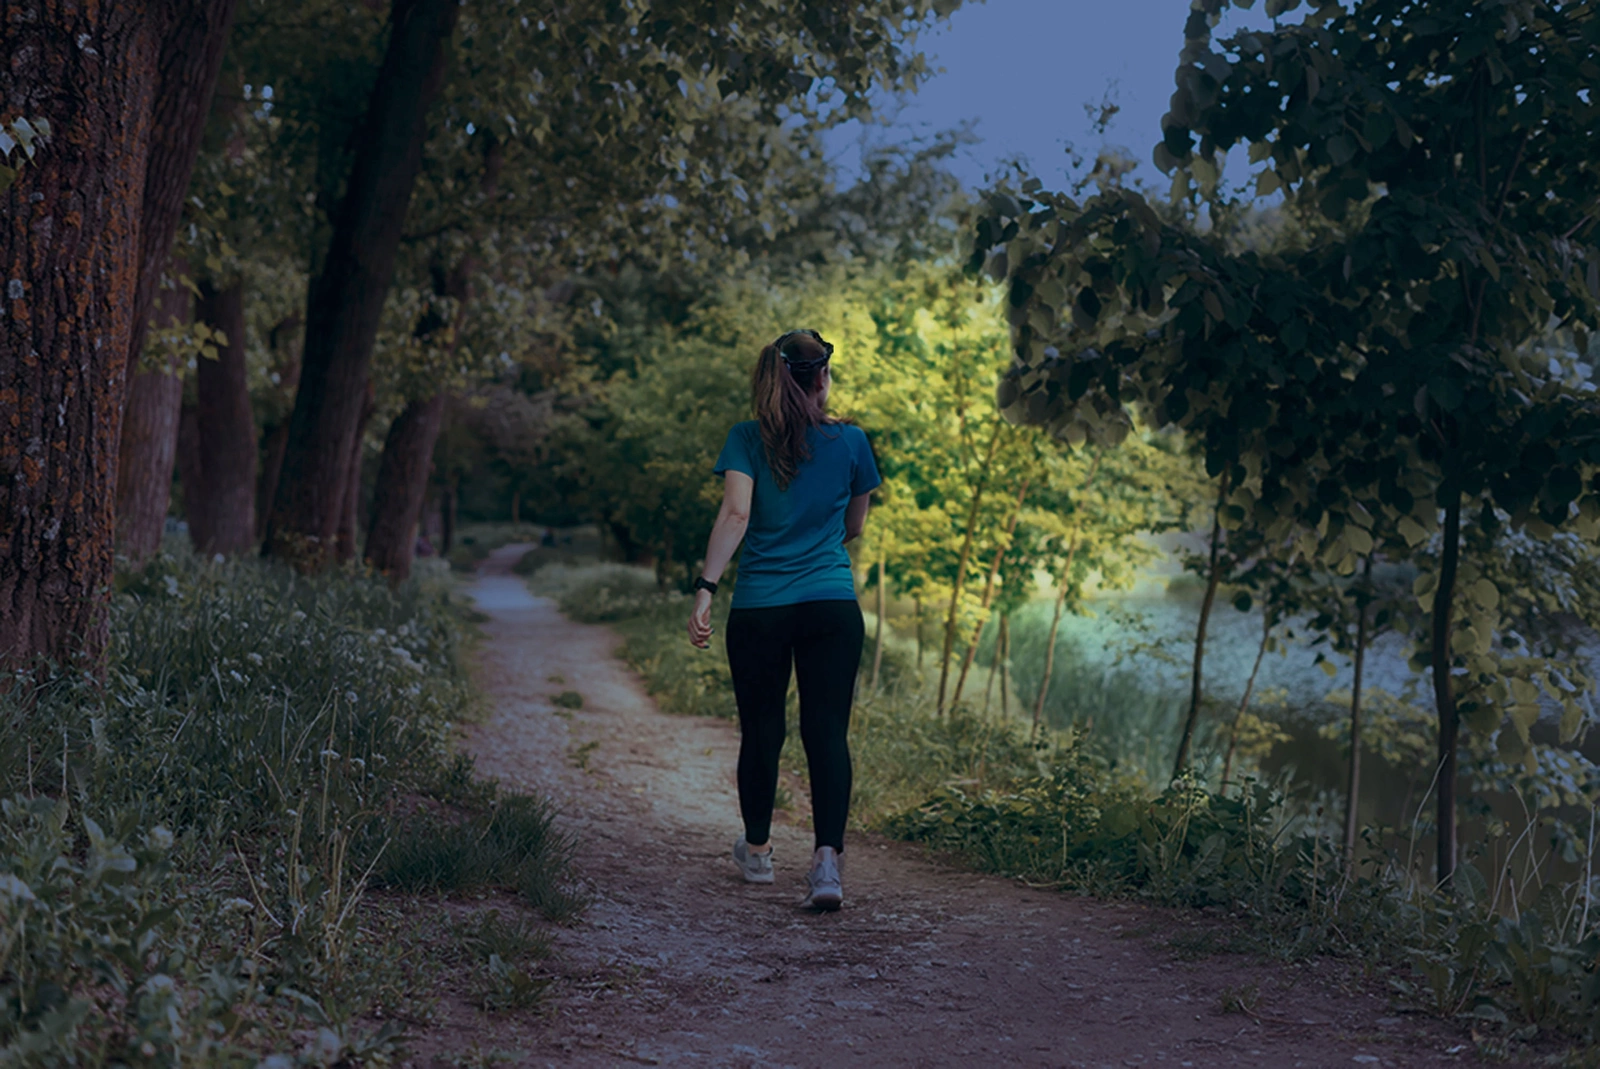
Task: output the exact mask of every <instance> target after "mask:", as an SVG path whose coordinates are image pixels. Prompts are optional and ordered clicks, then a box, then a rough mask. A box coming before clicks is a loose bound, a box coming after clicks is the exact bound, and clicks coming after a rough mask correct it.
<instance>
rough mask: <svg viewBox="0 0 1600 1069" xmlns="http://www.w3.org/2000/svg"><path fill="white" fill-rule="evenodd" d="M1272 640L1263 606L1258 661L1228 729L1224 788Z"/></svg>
mask: <svg viewBox="0 0 1600 1069" xmlns="http://www.w3.org/2000/svg"><path fill="white" fill-rule="evenodd" d="M1271 641H1272V617H1271V615H1270V614H1268V612H1267V607H1266V606H1265V605H1263V606H1262V607H1261V645H1260V646H1258V647H1257V648H1256V663H1255V664H1254V665H1252V666H1251V667H1250V678H1249V679H1247V680H1245V684H1244V697H1242V698H1240V699H1239V709H1238V711H1237V712H1235V713H1234V714H1233V724H1232V725H1231V726H1230V727H1229V729H1228V752H1227V754H1226V755H1225V756H1224V757H1223V758H1222V789H1223V790H1227V789H1228V777H1229V776H1231V775H1232V774H1233V751H1234V748H1235V747H1237V746H1238V744H1239V721H1241V720H1243V719H1244V714H1245V710H1247V709H1249V708H1250V696H1251V695H1252V694H1254V693H1255V689H1256V676H1258V675H1260V673H1261V661H1262V659H1263V658H1265V657H1266V655H1267V644H1268V643H1269V642H1271Z"/></svg>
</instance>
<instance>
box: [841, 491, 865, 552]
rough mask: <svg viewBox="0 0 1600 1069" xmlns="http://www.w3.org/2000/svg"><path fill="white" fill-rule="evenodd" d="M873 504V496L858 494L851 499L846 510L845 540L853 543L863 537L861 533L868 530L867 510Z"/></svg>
mask: <svg viewBox="0 0 1600 1069" xmlns="http://www.w3.org/2000/svg"><path fill="white" fill-rule="evenodd" d="M871 504H872V495H871V494H870V493H868V494H857V495H856V496H855V497H852V498H851V499H850V504H849V505H847V506H846V507H845V510H844V540H845V541H846V542H849V541H852V540H853V539H857V538H860V537H861V532H862V531H864V530H866V528H867V509H868V507H869V506H871Z"/></svg>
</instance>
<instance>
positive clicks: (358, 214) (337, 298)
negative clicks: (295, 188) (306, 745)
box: [262, 0, 461, 569]
mask: <svg viewBox="0 0 1600 1069" xmlns="http://www.w3.org/2000/svg"><path fill="white" fill-rule="evenodd" d="M460 10H461V7H460V4H459V3H458V0H394V3H393V7H392V9H391V14H390V31H389V43H388V47H387V49H386V50H385V53H384V57H383V64H382V66H381V67H380V68H379V70H378V77H377V80H376V82H375V83H374V85H373V88H372V95H371V97H370V98H369V101H368V104H367V110H366V115H365V118H364V120H363V122H362V124H361V126H360V128H359V133H358V134H357V137H356V144H355V150H354V153H353V162H352V164H351V168H350V176H349V179H348V181H347V183H346V188H345V193H344V196H343V198H342V199H341V201H340V202H339V206H338V208H337V209H336V211H335V213H334V218H333V231H332V235H331V237H330V239H329V243H328V250H327V255H326V256H325V257H324V259H323V263H322V267H321V270H320V271H319V272H318V274H317V277H316V278H315V279H314V280H313V281H312V283H311V288H310V291H309V294H308V297H307V302H306V343H305V354H304V357H303V358H302V361H301V370H300V388H299V390H298V392H297V393H296V395H295V405H294V413H293V415H292V416H291V417H290V433H289V442H288V447H287V449H286V450H285V453H284V458H283V471H282V474H281V475H280V476H279V481H278V489H277V494H276V496H275V497H274V500H273V506H272V512H271V515H270V519H269V520H268V523H267V536H266V540H265V543H264V545H263V547H262V548H263V551H264V552H267V553H271V554H274V555H279V556H283V557H285V558H286V559H288V560H290V561H292V562H293V563H294V564H295V565H296V566H298V567H301V568H305V569H315V568H317V567H320V566H322V565H323V564H325V563H326V562H327V560H328V558H329V555H330V552H329V551H330V550H331V549H333V548H334V546H335V545H336V540H337V536H338V532H339V527H340V526H341V519H342V517H344V516H345V515H347V514H348V509H349V504H350V501H349V495H348V493H347V491H348V489H349V486H348V484H349V472H350V469H351V466H352V465H351V463H350V459H351V456H352V455H353V453H354V449H353V446H354V443H355V442H356V440H357V428H358V425H359V423H360V421H361V409H362V405H363V402H364V401H365V398H366V391H367V370H368V367H369V365H370V363H371V360H372V348H373V344H374V342H375V341H376V338H377V333H378V323H379V319H380V317H381V315H382V313H383V305H384V300H385V298H386V297H387V295H388V292H389V287H390V284H391V283H392V282H393V280H394V271H395V259H396V255H397V253H398V250H399V245H400V236H401V231H402V229H403V227H404V224H405V217H406V209H407V206H408V204H409V203H410V200H411V191H412V188H413V187H414V186H415V184H416V178H417V173H418V171H419V170H420V169H421V166H422V149H423V142H424V141H425V139H426V133H427V127H426V118H427V112H428V109H429V107H430V106H431V105H432V103H433V101H434V100H435V98H437V97H438V95H439V92H440V89H441V88H442V87H443V85H444V71H445V51H446V45H447V42H448V41H449V38H450V35H451V33H452V32H453V31H454V29H455V23H456V18H457V16H458V15H459V13H460ZM350 552H351V553H352V554H353V553H354V546H353V545H351V546H350Z"/></svg>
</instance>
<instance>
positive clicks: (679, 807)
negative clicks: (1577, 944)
mask: <svg viewBox="0 0 1600 1069" xmlns="http://www.w3.org/2000/svg"><path fill="white" fill-rule="evenodd" d="M525 548H526V547H518V546H508V547H506V548H504V549H502V550H499V551H497V552H496V553H494V554H493V555H491V556H490V557H489V559H488V560H487V561H485V562H484V566H483V569H482V574H481V576H480V578H479V579H478V580H477V582H476V583H475V584H474V585H473V586H472V588H471V593H472V596H473V597H474V598H475V599H476V601H477V604H478V607H479V609H480V610H481V611H483V612H484V613H486V614H487V615H488V616H489V621H488V623H486V624H485V625H484V628H483V629H484V632H485V633H486V635H487V641H486V642H485V643H484V645H483V647H482V650H481V656H480V659H479V668H478V676H479V681H480V683H481V685H482V686H483V688H484V689H485V691H486V692H487V694H488V696H489V698H490V699H491V702H492V704H493V712H492V714H491V715H490V716H489V718H488V719H487V721H486V722H485V723H483V724H481V725H476V726H473V727H471V728H469V729H468V731H467V734H466V739H465V748H466V750H467V751H468V752H470V753H471V754H472V755H473V756H474V757H475V758H476V759H477V765H478V768H479V770H480V771H481V772H483V773H484V774H486V775H490V776H495V777H498V778H499V779H500V780H502V781H503V782H505V783H506V784H508V785H510V786H514V787H516V788H519V789H522V790H526V791H531V792H539V793H544V794H548V795H550V796H552V797H553V798H555V799H556V800H557V802H558V803H559V804H560V806H561V808H562V811H563V813H564V818H563V819H564V823H565V826H566V827H567V828H568V830H569V831H571V832H572V833H573V834H575V835H576V836H577V837H578V838H579V841H580V843H581V844H582V845H581V852H580V856H579V859H578V867H579V870H580V873H581V876H582V879H583V883H584V885H585V889H586V891H587V893H588V894H589V896H590V897H591V900H592V904H591V905H590V907H589V909H588V910H587V912H586V913H584V914H583V916H582V917H580V918H579V919H578V920H577V921H576V922H575V923H574V924H572V925H570V926H568V927H565V928H562V929H560V930H558V931H557V933H556V957H555V959H554V966H553V968H554V969H555V970H556V976H557V980H556V984H555V986H554V987H553V989H552V994H551V996H550V997H549V1005H548V1006H547V1008H546V1011H545V1013H544V1015H543V1016H535V1015H522V1016H521V1017H520V1018H518V1017H517V1016H516V1015H511V1016H509V1017H485V1016H482V1015H479V1014H476V1013H473V1014H462V1013H457V1014H445V1015H444V1017H445V1019H444V1021H443V1022H442V1028H441V1030H439V1031H435V1032H433V1033H431V1034H427V1035H424V1036H422V1037H419V1040H420V1042H419V1044H418V1046H417V1048H416V1050H417V1053H418V1054H419V1055H422V1056H424V1057H426V1056H428V1055H429V1054H430V1052H431V1053H440V1054H443V1053H447V1052H449V1053H454V1052H458V1051H460V1050H462V1049H464V1048H465V1047H466V1045H467V1043H468V1041H469V1040H470V1041H471V1042H475V1043H476V1044H477V1046H478V1048H479V1049H480V1050H481V1051H484V1052H488V1051H492V1050H496V1049H498V1050H501V1051H503V1052H505V1053H506V1054H513V1053H514V1058H515V1061H514V1064H519V1065H530V1066H540V1065H553V1066H615V1065H619V1064H649V1065H695V1066H706V1065H711V1066H741V1067H742V1066H807V1067H809V1066H819V1067H820V1066H832V1065H838V1064H850V1065H862V1066H873V1067H876V1066H945V1065H951V1066H969V1065H970V1066H989V1065H1025V1066H1094V1067H1099V1066H1126V1065H1168V1066H1194V1067H1197V1069H1199V1067H1224V1066H1262V1067H1273V1069H1277V1067H1285V1069H1287V1067H1291V1066H1305V1067H1324V1066H1327V1067H1331V1066H1340V1067H1347V1066H1351V1065H1363V1064H1365V1065H1385V1066H1397V1067H1398V1066H1408V1067H1409V1066H1426V1065H1443V1064H1451V1065H1462V1064H1473V1058H1472V1056H1471V1055H1470V1054H1468V1053H1466V1052H1465V1051H1463V1052H1462V1053H1460V1054H1457V1055H1454V1056H1451V1055H1447V1054H1446V1053H1445V1051H1446V1050H1447V1049H1449V1048H1451V1047H1455V1046H1457V1045H1458V1044H1459V1043H1461V1040H1460V1038H1459V1036H1458V1034H1457V1033H1455V1032H1454V1031H1452V1030H1451V1029H1448V1028H1446V1027H1444V1026H1442V1025H1440V1024H1438V1023H1437V1022H1434V1021H1431V1020H1429V1019H1426V1018H1422V1017H1403V1018H1402V1017H1399V1016H1391V1015H1388V1014H1389V1012H1390V1011H1388V1010H1387V1009H1386V1006H1385V1002H1384V1000H1383V999H1382V998H1381V997H1380V996H1378V995H1375V994H1373V993H1371V992H1369V991H1365V990H1362V989H1360V986H1359V985H1358V984H1356V983H1355V982H1354V981H1353V980H1352V977H1351V975H1350V970H1348V969H1346V968H1345V967H1343V966H1341V965H1339V964H1338V963H1327V962H1324V963H1317V964H1314V965H1309V966H1284V965H1279V964H1276V963H1270V962H1268V963H1263V962H1258V961H1255V960H1252V959H1249V958H1246V957H1243V956H1239V955H1218V956H1214V957H1211V958H1208V959H1206V960H1202V961H1188V962H1186V961H1180V960H1177V959H1176V958H1175V957H1174V955H1173V953H1172V952H1171V950H1169V949H1168V948H1167V946H1166V945H1165V944H1166V939H1167V938H1168V937H1170V936H1171V935H1172V934H1173V933H1174V932H1177V931H1181V930H1184V929H1186V928H1188V927H1191V926H1193V925H1194V924H1195V923H1196V922H1197V920H1198V918H1197V917H1195V916H1194V915H1192V914H1186V913H1183V912H1181V911H1172V910H1160V909H1153V908H1147V907H1142V906H1136V905H1114V904H1106V903H1100V902H1095V901H1092V900H1087V899H1079V898H1072V897H1068V896H1066V895H1061V894H1054V893H1049V892H1043V891H1034V890H1030V889H1028V888H1026V887H1022V886H1020V885H1018V884H1015V883H1012V882H1010V881H1007V880H1002V879H998V878H994V877H986V876H978V875H973V874H970V873H965V872H961V871H958V870H954V869H950V868H945V867H940V866H938V865H936V864H933V863H930V862H929V861H927V860H925V859H923V858H922V857H921V856H920V854H919V852H918V851H917V850H915V849H913V848H911V847H908V846H906V845H903V844H898V843H892V842H888V841H885V840H882V839H879V838H875V837H871V836H862V835H852V836H851V837H850V838H849V839H848V841H847V843H846V854H845V856H846V859H847V861H846V866H845V873H844V874H845V896H846V898H845V908H844V909H843V911H841V912H839V913H836V914H831V915H811V914H809V913H806V912H802V911H801V910H799V909H797V908H796V903H798V901H799V899H800V882H801V880H802V873H803V866H804V865H805V863H806V861H807V860H808V859H809V857H810V851H811V841H810V836H809V833H808V832H807V831H806V830H804V829H802V828H800V827H796V826H794V825H793V824H783V825H780V826H779V827H777V828H775V829H774V839H775V843H776V848H777V869H778V883H777V885H776V886H774V887H751V886H747V885H746V884H744V883H743V882H741V881H740V879H739V877H738V875H737V872H736V870H735V869H734V867H733V865H732V864H731V862H729V861H728V860H727V851H728V847H729V845H730V844H731V842H732V840H733V837H734V835H735V834H737V832H738V829H739V823H738V806H737V803H736V799H735V788H734V774H733V772H734V758H735V754H736V752H737V747H738V735H737V730H736V728H735V726H734V725H733V724H730V723H727V722H725V721H720V720H712V719H701V718H694V717H679V716H669V715H667V714H664V713H662V712H661V711H660V710H658V709H657V708H656V705H655V703H654V702H653V701H652V700H651V699H650V698H649V696H648V695H646V693H645V692H644V689H643V687H642V686H641V685H640V683H639V681H638V679H637V678H636V677H635V676H634V674H633V673H632V672H631V671H630V670H629V669H628V668H627V667H626V666H625V665H624V664H622V663H621V662H620V661H619V660H617V658H616V656H615V652H614V651H615V648H616V646H617V639H616V637H615V635H614V634H612V633H611V632H610V631H608V630H607V629H605V628H603V627H594V626H588V625H584V624H577V623H573V622H572V621H570V620H567V619H566V618H564V617H563V616H562V615H561V614H560V613H559V612H558V611H557V609H556V607H555V605H554V604H553V603H552V602H550V601H549V600H547V599H543V598H535V597H533V596H532V595H531V594H530V593H529V592H528V590H527V587H526V586H525V584H524V583H523V582H522V580H521V579H520V578H518V577H516V576H513V575H511V574H509V570H510V567H511V565H512V564H513V563H514V562H515V561H516V560H517V558H518V556H519V555H520V554H521V552H522V551H523V549H525ZM683 655H684V656H685V657H690V656H704V654H698V653H696V652H695V651H693V650H692V649H691V648H690V646H689V644H688V641H687V639H685V642H684V650H683ZM551 677H560V681H559V682H553V681H551ZM564 690H576V691H578V692H579V693H580V694H582V695H583V698H584V704H583V708H582V709H581V710H578V711H576V712H574V713H573V714H572V715H571V716H570V718H569V717H566V716H564V715H562V714H565V713H566V710H561V709H558V708H557V707H555V706H554V705H552V704H551V702H550V701H549V698H550V697H552V696H554V695H555V694H558V693H560V692H561V691H564ZM797 744H798V740H796V745H797ZM786 760H787V758H786ZM580 766H582V767H580ZM797 808H799V807H797ZM1250 985H1255V986H1256V987H1257V988H1258V989H1259V992H1260V996H1259V1001H1258V1002H1257V1003H1256V1004H1255V1005H1254V1006H1253V1008H1252V1013H1251V1015H1245V1014H1241V1013H1224V1012H1222V1010H1221V1001H1220V998H1219V994H1220V993H1221V992H1222V991H1223V990H1224V989H1225V988H1233V989H1235V990H1244V989H1247V988H1248V987H1249V986H1250ZM468 1018H470V1019H468Z"/></svg>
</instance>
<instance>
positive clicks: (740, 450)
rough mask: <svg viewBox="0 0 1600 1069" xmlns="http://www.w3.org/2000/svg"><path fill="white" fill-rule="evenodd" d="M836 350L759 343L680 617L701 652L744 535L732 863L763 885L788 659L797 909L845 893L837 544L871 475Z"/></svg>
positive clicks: (845, 757) (846, 789)
mask: <svg viewBox="0 0 1600 1069" xmlns="http://www.w3.org/2000/svg"><path fill="white" fill-rule="evenodd" d="M832 355H833V346H831V345H829V344H828V343H827V342H825V341H823V340H822V336H821V335H820V334H818V333H817V332H816V331H814V330H796V331H790V332H789V333H788V334H785V335H783V336H782V337H780V338H779V339H778V340H777V341H775V342H773V343H772V344H771V345H768V346H767V347H766V348H765V349H763V350H761V358H760V359H759V360H758V361H757V363H756V370H755V375H754V377H753V381H752V390H751V393H752V397H753V404H754V408H755V414H756V418H755V419H754V420H751V421H748V422H745V423H740V424H738V425H737V426H735V427H734V428H733V430H731V431H729V432H728V441H727V444H726V445H724V446H723V448H722V455H721V456H719V457H718V458H717V463H716V467H715V468H714V469H713V470H714V471H715V473H716V474H718V475H721V476H722V477H723V491H722V509H721V511H720V512H718V514H717V521H716V524H715V526H713V527H712V529H711V539H710V541H709V543H708V544H707V546H706V561H705V570H704V571H703V572H702V573H701V575H700V577H699V578H698V579H696V580H695V603H694V612H693V614H692V615H690V617H689V640H690V641H691V642H693V643H694V644H695V645H696V646H698V647H700V648H701V649H704V648H705V647H706V645H707V643H708V642H709V641H710V639H711V599H712V596H713V595H714V594H716V592H717V580H718V579H720V578H721V577H722V573H723V570H724V569H725V568H727V566H728V561H729V560H731V559H732V558H733V553H734V550H736V549H738V548H739V543H740V542H741V541H743V542H744V544H745V547H744V556H743V557H742V558H741V559H740V561H739V576H738V585H737V587H736V589H735V591H734V595H733V606H732V610H731V612H730V613H729V616H728V639H727V646H728V667H729V668H730V669H731V670H732V672H733V691H734V698H735V700H736V702H737V703H738V706H739V730H740V740H739V810H740V813H741V814H742V816H743V817H744V834H743V835H742V836H740V837H739V838H738V839H737V840H736V841H735V842H734V844H733V860H734V862H735V863H736V864H737V865H738V866H739V870H740V872H742V873H743V874H744V878H745V879H746V880H748V881H749V882H751V883H771V882H772V842H771V830H772V806H773V800H774V797H775V795H776V793H777V789H778V755H779V753H780V752H781V751H782V749H783V739H784V732H785V723H784V702H785V699H786V697H787V695H788V691H789V672H790V668H791V666H792V667H793V671H794V676H795V681H796V684H797V686H798V689H799V692H800V741H801V742H802V743H804V745H805V751H806V764H807V767H808V768H809V769H810V772H811V806H812V823H813V824H814V825H815V828H816V850H815V852H814V853H813V854H812V856H811V869H810V872H809V873H808V874H807V885H808V893H807V895H806V899H805V902H804V903H803V904H804V905H806V906H809V907H811V908H813V909H819V910H835V909H838V908H839V907H840V905H841V904H842V903H843V902H844V891H843V889H842V887H841V885H840V881H839V861H840V855H841V854H842V853H843V851H844V824H845V816H846V814H847V812H848V811H849V808H850V747H849V744H848V742H847V740H846V733H847V731H848V729H849V726H850V703H851V699H852V696H853V693H854V690H855V679H856V669H857V667H858V666H859V664H860V661H861V643H862V639H863V637H864V629H863V627H862V622H861V607H860V605H859V604H858V603H857V601H856V587H855V577H854V576H853V575H852V574H851V572H850V557H849V555H848V554H847V553H846V552H845V548H844V545H845V543H846V542H848V541H850V540H851V539H852V538H855V537H856V536H858V535H860V534H861V530H862V527H863V526H864V525H865V524H866V521H867V503H868V495H869V494H870V493H871V492H872V491H873V490H874V489H875V488H876V487H877V486H878V483H879V481H880V480H879V479H878V468H877V465H876V464H875V463H874V462H873V459H872V449H871V447H870V446H869V445H868V443H867V436H866V434H865V433H863V432H862V431H861V429H860V428H859V427H855V426H852V425H850V424H847V423H843V422H841V421H839V420H835V419H831V418H829V417H828V415H827V414H826V413H827V404H828V389H829V387H830V385H831V384H832V376H831V374H830V372H829V368H828V360H829V358H830V357H831V356H832Z"/></svg>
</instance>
